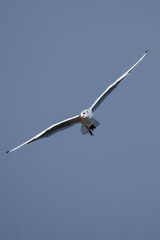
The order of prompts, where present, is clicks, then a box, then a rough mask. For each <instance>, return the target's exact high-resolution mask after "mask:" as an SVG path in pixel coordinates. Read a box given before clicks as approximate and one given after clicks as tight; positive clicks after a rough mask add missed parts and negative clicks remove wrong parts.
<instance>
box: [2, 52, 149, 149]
mask: <svg viewBox="0 0 160 240" xmlns="http://www.w3.org/2000/svg"><path fill="white" fill-rule="evenodd" d="M147 52H148V51H146V52H145V53H144V55H143V56H142V57H141V58H140V59H139V60H138V61H137V62H136V63H135V64H134V65H133V66H132V67H131V68H130V69H129V70H128V71H127V72H125V73H124V74H123V75H122V76H121V77H119V78H118V79H117V80H116V81H115V82H113V83H112V84H111V85H110V86H109V87H107V88H106V89H105V91H104V92H103V93H102V94H101V95H100V96H99V97H98V98H97V99H96V101H95V102H94V103H93V104H92V106H91V107H90V108H88V109H85V110H83V111H81V113H80V114H79V115H76V116H74V117H71V118H68V119H66V120H64V121H61V122H58V123H56V124H53V125H52V126H50V127H48V128H47V129H45V130H44V131H42V132H40V133H39V134H37V135H36V136H35V137H33V138H31V139H30V140H28V141H26V142H25V143H22V144H21V145H19V146H17V147H15V148H13V149H11V150H9V151H7V152H6V153H9V152H13V151H15V150H17V149H18V148H20V147H22V146H24V145H26V144H29V143H31V142H34V141H37V140H39V139H41V138H45V137H49V136H51V135H52V134H55V133H57V132H59V131H61V130H64V129H66V128H68V127H71V126H73V125H75V124H77V123H81V133H82V134H90V135H91V136H93V130H94V129H95V128H96V127H98V125H99V124H100V123H99V122H98V121H97V120H96V119H95V118H94V112H95V110H96V109H97V108H98V107H99V105H100V104H101V103H102V102H103V101H104V100H105V98H106V97H107V96H108V95H109V94H110V93H111V92H112V91H113V90H114V89H115V88H116V87H117V86H118V84H119V83H120V82H121V81H122V80H123V79H124V78H125V77H126V76H127V75H128V74H129V73H130V72H131V71H132V70H133V69H134V68H135V66H136V65H137V64H138V63H140V62H141V61H142V59H143V58H144V57H145V56H146V54H147Z"/></svg>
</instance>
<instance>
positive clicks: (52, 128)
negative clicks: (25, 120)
mask: <svg viewBox="0 0 160 240" xmlns="http://www.w3.org/2000/svg"><path fill="white" fill-rule="evenodd" d="M79 122H80V116H79V115H77V116H75V117H72V118H68V119H66V120H64V121H62V122H59V123H56V124H53V125H52V126H50V127H49V128H47V129H45V130H44V131H42V132H41V133H39V134H37V135H36V136H35V137H33V138H31V139H30V140H28V141H27V142H25V143H22V144H21V145H19V146H18V147H15V148H13V149H11V150H9V151H7V152H6V153H9V152H13V151H15V150H17V149H18V148H20V147H22V146H24V145H26V144H29V143H31V142H34V141H37V140H38V139H41V138H45V137H49V136H50V135H52V134H54V133H57V132H59V131H61V130H63V129H65V128H68V127H71V126H73V125H74V124H76V123H79Z"/></svg>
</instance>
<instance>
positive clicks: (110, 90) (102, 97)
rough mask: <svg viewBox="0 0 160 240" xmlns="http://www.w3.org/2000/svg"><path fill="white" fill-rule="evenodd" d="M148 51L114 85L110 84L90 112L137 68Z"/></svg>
mask: <svg viewBox="0 0 160 240" xmlns="http://www.w3.org/2000/svg"><path fill="white" fill-rule="evenodd" d="M147 52H148V51H146V52H145V53H144V55H143V56H142V57H141V58H140V59H139V60H138V61H137V62H136V63H135V64H134V65H133V66H132V67H131V68H130V69H129V70H128V71H127V72H125V73H124V74H123V75H122V76H121V77H119V78H118V79H117V80H116V81H115V82H114V83H112V84H111V85H110V86H109V87H108V88H107V89H106V90H105V91H104V92H103V93H102V94H101V95H100V96H99V97H98V98H97V100H96V101H95V102H94V103H93V105H92V106H91V109H92V111H93V112H94V111H95V110H96V109H97V107H98V106H99V105H100V104H101V103H102V102H103V100H104V99H105V98H106V97H107V96H108V95H109V94H110V93H111V92H112V91H113V90H114V89H115V88H116V87H117V85H118V84H119V83H120V82H121V81H122V80H123V79H124V78H125V77H126V76H127V75H128V74H129V73H130V72H131V71H132V70H133V68H135V66H137V64H138V63H139V62H141V61H142V59H143V58H144V57H145V56H146V54H147Z"/></svg>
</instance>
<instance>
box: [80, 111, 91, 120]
mask: <svg viewBox="0 0 160 240" xmlns="http://www.w3.org/2000/svg"><path fill="white" fill-rule="evenodd" d="M92 115H93V113H92V111H91V110H90V109H85V110H83V111H82V112H81V113H80V120H82V119H85V118H91V117H92Z"/></svg>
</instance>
